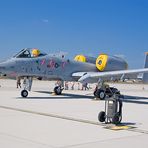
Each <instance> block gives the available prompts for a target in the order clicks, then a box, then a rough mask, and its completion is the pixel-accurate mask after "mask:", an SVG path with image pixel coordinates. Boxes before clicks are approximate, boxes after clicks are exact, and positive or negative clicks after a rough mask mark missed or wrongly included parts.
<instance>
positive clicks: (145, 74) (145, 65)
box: [143, 52, 148, 83]
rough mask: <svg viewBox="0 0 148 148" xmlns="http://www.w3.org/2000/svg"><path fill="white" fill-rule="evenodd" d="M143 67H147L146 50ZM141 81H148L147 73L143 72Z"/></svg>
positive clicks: (147, 55) (147, 56)
mask: <svg viewBox="0 0 148 148" xmlns="http://www.w3.org/2000/svg"><path fill="white" fill-rule="evenodd" d="M144 68H148V52H146V53H145V64H144ZM143 82H144V83H148V73H144V74H143Z"/></svg>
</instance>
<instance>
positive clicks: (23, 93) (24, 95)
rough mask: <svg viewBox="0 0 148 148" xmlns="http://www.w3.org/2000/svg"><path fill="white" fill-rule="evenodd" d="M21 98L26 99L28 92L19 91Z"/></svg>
mask: <svg viewBox="0 0 148 148" xmlns="http://www.w3.org/2000/svg"><path fill="white" fill-rule="evenodd" d="M21 96H22V97H23V98H26V97H27V96H28V91H27V90H25V89H24V90H22V91H21Z"/></svg>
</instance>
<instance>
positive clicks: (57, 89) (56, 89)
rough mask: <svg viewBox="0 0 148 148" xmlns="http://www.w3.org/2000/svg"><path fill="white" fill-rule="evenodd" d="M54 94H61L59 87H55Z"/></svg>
mask: <svg viewBox="0 0 148 148" xmlns="http://www.w3.org/2000/svg"><path fill="white" fill-rule="evenodd" d="M54 92H55V94H56V95H61V93H62V89H61V87H60V86H56V87H55V88H54Z"/></svg>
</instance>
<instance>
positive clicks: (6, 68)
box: [0, 61, 14, 74]
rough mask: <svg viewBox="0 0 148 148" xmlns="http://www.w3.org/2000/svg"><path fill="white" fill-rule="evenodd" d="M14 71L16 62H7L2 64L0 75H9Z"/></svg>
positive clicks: (0, 65)
mask: <svg viewBox="0 0 148 148" xmlns="http://www.w3.org/2000/svg"><path fill="white" fill-rule="evenodd" d="M12 71H14V62H11V61H6V62H2V63H0V73H2V74H8V73H9V72H12Z"/></svg>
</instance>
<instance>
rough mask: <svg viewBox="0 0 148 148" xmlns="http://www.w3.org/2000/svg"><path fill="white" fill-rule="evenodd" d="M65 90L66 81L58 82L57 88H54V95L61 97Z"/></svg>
mask: <svg viewBox="0 0 148 148" xmlns="http://www.w3.org/2000/svg"><path fill="white" fill-rule="evenodd" d="M63 89H64V81H57V86H56V87H55V88H54V90H53V91H54V93H55V94H56V95H61V94H62V91H63Z"/></svg>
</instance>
